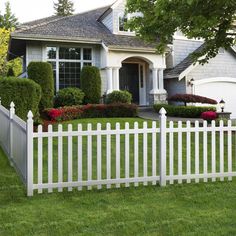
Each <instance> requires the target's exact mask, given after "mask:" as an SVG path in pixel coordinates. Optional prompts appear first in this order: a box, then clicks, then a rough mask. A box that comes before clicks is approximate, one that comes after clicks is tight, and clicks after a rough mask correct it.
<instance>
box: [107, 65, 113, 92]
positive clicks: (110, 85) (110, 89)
mask: <svg viewBox="0 0 236 236" xmlns="http://www.w3.org/2000/svg"><path fill="white" fill-rule="evenodd" d="M106 71H107V94H109V93H112V92H113V82H112V77H113V73H112V68H111V67H108V68H107V69H106Z"/></svg>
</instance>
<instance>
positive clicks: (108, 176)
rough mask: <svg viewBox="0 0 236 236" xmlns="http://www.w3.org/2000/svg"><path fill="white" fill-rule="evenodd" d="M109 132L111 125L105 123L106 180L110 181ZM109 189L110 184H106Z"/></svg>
mask: <svg viewBox="0 0 236 236" xmlns="http://www.w3.org/2000/svg"><path fill="white" fill-rule="evenodd" d="M110 130H111V124H110V123H107V126H106V131H107V132H108V134H107V139H106V143H107V145H106V156H107V163H106V164H107V166H106V169H107V180H110V179H111V135H110V134H109V131H110ZM109 188H111V184H107V189H109Z"/></svg>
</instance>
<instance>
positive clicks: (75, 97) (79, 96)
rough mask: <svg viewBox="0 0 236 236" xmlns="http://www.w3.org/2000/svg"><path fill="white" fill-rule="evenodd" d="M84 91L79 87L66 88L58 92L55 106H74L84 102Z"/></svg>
mask: <svg viewBox="0 0 236 236" xmlns="http://www.w3.org/2000/svg"><path fill="white" fill-rule="evenodd" d="M83 99H84V93H83V92H82V91H81V90H80V89H78V88H65V89H61V90H59V91H58V92H57V95H56V97H55V100H54V107H64V106H74V105H80V104H82V103H83Z"/></svg>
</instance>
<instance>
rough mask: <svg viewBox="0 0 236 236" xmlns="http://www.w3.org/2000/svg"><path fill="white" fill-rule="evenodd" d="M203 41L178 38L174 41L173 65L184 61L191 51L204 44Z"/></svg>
mask: <svg viewBox="0 0 236 236" xmlns="http://www.w3.org/2000/svg"><path fill="white" fill-rule="evenodd" d="M202 43H203V42H202V41H195V40H182V39H176V40H174V41H173V50H174V53H173V57H174V60H173V66H176V65H178V64H179V63H180V62H182V61H183V60H184V59H185V58H186V57H187V56H188V55H189V54H190V53H192V52H193V51H195V50H196V49H197V48H199V47H200V46H201V45H202Z"/></svg>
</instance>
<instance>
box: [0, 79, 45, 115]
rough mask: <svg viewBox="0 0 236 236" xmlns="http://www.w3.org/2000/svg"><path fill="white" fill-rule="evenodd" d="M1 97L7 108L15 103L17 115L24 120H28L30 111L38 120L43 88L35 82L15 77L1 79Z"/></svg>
mask: <svg viewBox="0 0 236 236" xmlns="http://www.w3.org/2000/svg"><path fill="white" fill-rule="evenodd" d="M0 97H1V101H2V105H3V106H4V107H6V108H9V106H10V103H11V102H14V103H15V109H16V114H17V115H18V116H19V117H20V118H22V119H23V120H26V119H27V114H28V112H29V110H31V111H32V112H33V114H34V117H35V118H38V114H39V111H38V106H39V102H40V99H41V88H40V86H39V85H38V84H37V83H35V82H34V81H32V80H29V79H19V78H15V77H8V78H0Z"/></svg>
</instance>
